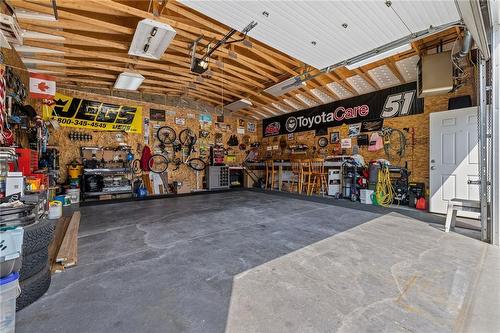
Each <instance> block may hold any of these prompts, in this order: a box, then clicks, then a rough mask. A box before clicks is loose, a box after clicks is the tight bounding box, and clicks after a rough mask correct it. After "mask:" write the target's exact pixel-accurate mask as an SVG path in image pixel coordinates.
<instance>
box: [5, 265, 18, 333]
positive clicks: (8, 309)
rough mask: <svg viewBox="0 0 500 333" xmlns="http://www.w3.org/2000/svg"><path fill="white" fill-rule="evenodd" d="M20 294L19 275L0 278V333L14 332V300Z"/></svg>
mask: <svg viewBox="0 0 500 333" xmlns="http://www.w3.org/2000/svg"><path fill="white" fill-rule="evenodd" d="M19 294H20V288H19V273H17V272H16V273H12V274H10V275H8V276H6V277H4V278H0V332H2V333H14V331H15V330H16V298H17V296H19Z"/></svg>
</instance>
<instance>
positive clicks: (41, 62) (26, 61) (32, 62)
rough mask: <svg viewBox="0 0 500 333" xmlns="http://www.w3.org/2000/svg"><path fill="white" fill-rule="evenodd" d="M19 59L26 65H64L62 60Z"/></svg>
mask: <svg viewBox="0 0 500 333" xmlns="http://www.w3.org/2000/svg"><path fill="white" fill-rule="evenodd" d="M21 61H22V62H23V63H24V64H25V65H26V66H27V67H30V65H47V66H66V64H64V63H62V62H55V61H47V60H40V59H31V58H21Z"/></svg>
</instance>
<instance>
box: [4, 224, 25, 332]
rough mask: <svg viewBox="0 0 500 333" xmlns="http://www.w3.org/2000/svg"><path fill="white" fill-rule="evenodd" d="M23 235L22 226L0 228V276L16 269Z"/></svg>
mask: <svg viewBox="0 0 500 333" xmlns="http://www.w3.org/2000/svg"><path fill="white" fill-rule="evenodd" d="M23 236H24V230H23V228H21V227H15V228H13V227H10V228H3V230H2V229H0V244H1V247H0V277H4V276H7V275H10V274H11V273H12V271H13V270H14V268H15V266H16V260H18V258H19V257H20V256H21V251H22V246H23ZM0 332H2V331H0Z"/></svg>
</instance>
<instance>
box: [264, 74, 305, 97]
mask: <svg viewBox="0 0 500 333" xmlns="http://www.w3.org/2000/svg"><path fill="white" fill-rule="evenodd" d="M305 85H306V83H305V82H302V81H297V79H296V78H295V77H292V78H289V79H288V80H285V81H282V82H280V83H278V84H275V85H274V86H271V87H269V88H267V89H264V92H266V93H268V94H270V95H273V96H276V97H278V96H281V95H284V94H286V93H289V92H290V91H292V90H295V89H298V88H302V87H305Z"/></svg>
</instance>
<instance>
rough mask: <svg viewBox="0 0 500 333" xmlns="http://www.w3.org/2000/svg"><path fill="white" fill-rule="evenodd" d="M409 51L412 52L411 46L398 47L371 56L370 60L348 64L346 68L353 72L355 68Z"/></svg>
mask: <svg viewBox="0 0 500 333" xmlns="http://www.w3.org/2000/svg"><path fill="white" fill-rule="evenodd" d="M409 50H411V45H410V44H404V45H401V46H398V47H396V48H394V49H390V50H387V51H384V52H380V53H377V54H375V55H374V56H371V57H369V58H366V59H363V60H361V61H358V62H354V63H352V64H348V65H346V66H345V67H346V68H347V69H349V70H353V69H355V68H358V67H362V66H364V65H368V64H371V63H372V62H375V61H378V60H381V59H385V58H387V57H390V56H393V55H395V54H398V53H402V52H405V51H409Z"/></svg>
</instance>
